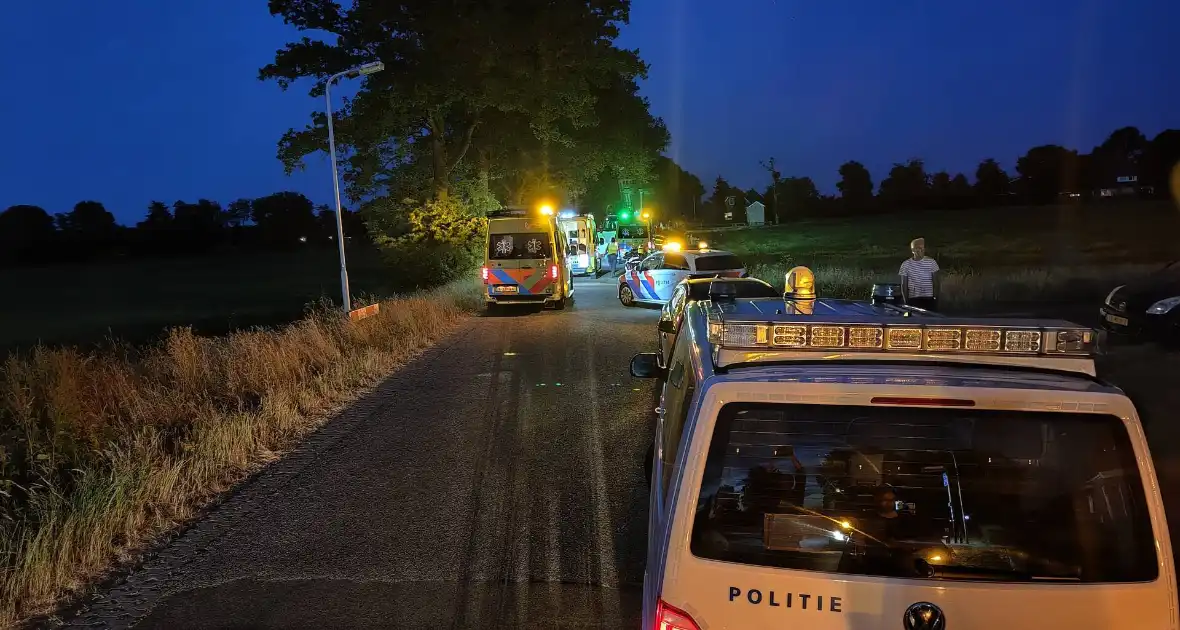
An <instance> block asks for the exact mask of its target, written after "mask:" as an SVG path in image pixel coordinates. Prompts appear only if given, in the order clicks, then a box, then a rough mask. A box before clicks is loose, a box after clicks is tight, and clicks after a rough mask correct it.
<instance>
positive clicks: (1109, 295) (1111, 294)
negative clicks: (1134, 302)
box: [1103, 284, 1127, 304]
mask: <svg viewBox="0 0 1180 630" xmlns="http://www.w3.org/2000/svg"><path fill="white" fill-rule="evenodd" d="M1125 286H1127V285H1125V284H1120V285H1119V286H1117V287H1115V288H1113V289H1111V290H1110V293H1107V294H1106V300H1104V302H1103V303H1104V304H1110V301H1111V300H1113V299H1114V294H1115V293H1118V292H1119V289H1121V288H1123V287H1125Z"/></svg>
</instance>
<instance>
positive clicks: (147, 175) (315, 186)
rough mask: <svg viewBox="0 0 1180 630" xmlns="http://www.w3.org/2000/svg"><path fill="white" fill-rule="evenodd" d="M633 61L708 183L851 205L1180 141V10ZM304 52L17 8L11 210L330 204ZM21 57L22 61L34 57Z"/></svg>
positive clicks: (901, 31)
mask: <svg viewBox="0 0 1180 630" xmlns="http://www.w3.org/2000/svg"><path fill="white" fill-rule="evenodd" d="M632 11H633V15H632V24H631V25H630V26H629V27H628V28H627V29H626V31H625V36H624V39H623V42H622V43H623V44H624V45H626V46H628V47H637V48H639V49H640V50H641V52H642V54H643V57H644V59H645V60H647V61H648V62H649V63H650V64H651V76H650V78H649V80H648V82H647V83H646V85H645V93H646V94H647V95H648V97H649V98H650V99H651V101H652V106H653V110H654V112H655V113H656V114H657V115H659V116H662V117H663V118H664V119H665V121H666V122H667V124H668V127H669V129H670V130H671V132H672V136H673V145H672V147H671V148H670V150H669V154H670V155H671V156H672V157H674V158H675V159H676V160H677V161H678V162H680V163H681V164H682V165H684V166H685V167H686V168H688V169H689V170H691V171H693V172H695V173H697V174H698V175H699V176H700V177H701V178H702V180H704V181H705V182H706V185H709V184H711V182H712V179H713V178H714V177H715V176H716V175H718V174H724V175H725V176H726V177H727V178H729V179H730V181H731V183H734V184H737V185H740V186H743V187H746V186H754V185H756V186H758V187H759V188H761V187H762V186H764V185H765V182H764V181H763V180H764V179H765V177H766V175H765V173H764V172H763V171H762V170H761V169H760V167H759V165H758V162H759V160H760V159H765V158H766V157H768V156H771V155H773V156H775V157H776V158H778V160H779V164H780V169H781V170H782V171H783V173H784V175H810V176H811V177H813V178H814V179H815V180H816V182H817V183H818V184H819V185H820V187H821V189H823V190H825V191H827V192H834V184H835V180H836V169H837V168H838V167H839V165H840V164H841V163H842V162H844V161H845V160H848V159H857V160H860V161H862V162H864V163H865V164H866V165H867V166H868V167H869V168H870V170H871V171H872V172H873V175H874V180H875V181H879V180H880V178H881V177H882V176H883V175H884V173H885V172H886V171H887V169H888V167H889V165H890V164H891V163H892V162H894V161H899V160H903V159H906V158H909V157H923V158H925V159H926V161H927V164H928V165H929V167H930V168H931V169H932V170H933V169H940V168H946V169H949V170H952V171H957V170H962V171H965V172H967V173H968V174H969V175H972V174H973V171H974V167H975V164H976V163H977V162H978V161H979V160H980V159H981V158H983V157H995V158H997V159H999V160H1000V161H1001V163H1003V164H1004V165H1005V166H1006V167H1011V166H1012V165H1013V164H1014V162H1015V159H1016V157H1017V156H1018V155H1019V154H1020V153H1022V152H1023V151H1024V150H1025V149H1027V148H1028V147H1030V146H1032V145H1034V144H1044V143H1060V144H1065V145H1066V146H1070V147H1078V148H1082V149H1084V150H1088V149H1089V148H1091V147H1092V146H1093V145H1095V144H1097V143H1099V142H1101V141H1102V139H1103V138H1104V137H1105V136H1106V135H1107V134H1108V133H1109V132H1110V131H1111V130H1113V129H1114V128H1115V127H1118V126H1122V125H1126V124H1132V125H1137V126H1138V127H1140V128H1141V129H1142V130H1143V131H1144V132H1145V133H1147V134H1148V135H1149V136H1152V135H1154V134H1155V133H1157V132H1159V131H1160V130H1161V129H1164V128H1167V127H1180V82H1178V81H1177V80H1176V77H1177V76H1180V75H1178V72H1180V38H1178V37H1176V33H1177V29H1178V28H1180V2H1175V1H1174V0H1172V1H1167V0H1164V1H1158V2H1149V1H1146V0H1142V1H1135V0H1121V1H1111V0H1108V1H1103V2H1100V1H1097V0H1053V1H1049V0H1044V1H1036V0H993V1H992V2H987V3H976V2H971V3H966V2H929V1H925V0H907V1H903V0H895V1H891V2H880V1H879V0H878V1H870V2H836V1H834V0H833V1H831V2H805V1H803V0H729V1H727V2H718V1H715V0H710V1H706V0H634V2H633V7H632ZM292 37H295V35H294V33H293V31H291V30H289V29H288V28H287V27H285V26H284V25H283V24H282V22H281V21H280V20H278V19H276V18H272V17H271V16H270V15H269V14H268V13H267V11H266V3H265V2H263V1H262V0H257V1H253V2H252V1H247V0H200V1H196V0H188V1H181V0H174V1H170V2H160V1H159V0H108V1H106V2H91V1H86V0H65V1H61V2H34V1H33V0H13V1H12V2H8V3H6V4H5V7H4V11H3V14H2V15H0V85H3V86H4V90H3V93H4V98H3V99H0V121H3V122H4V124H5V133H4V134H3V137H4V139H5V142H4V143H3V146H4V148H5V150H3V151H0V174H2V176H0V208H3V207H7V206H8V205H12V204H16V203H31V204H37V205H40V206H42V207H44V208H46V209H47V210H49V211H50V212H61V211H65V210H68V209H69V208H70V207H71V206H72V205H73V204H74V203H75V202H77V201H79V200H81V199H96V200H99V201H102V202H103V203H105V204H106V205H107V207H108V208H109V209H110V210H112V211H113V212H114V213H115V214H116V216H117V217H118V218H119V219H120V221H122V222H125V223H133V222H135V221H136V220H138V219H139V218H140V217H141V216H142V214H143V212H144V209H145V208H146V206H147V204H148V202H149V201H151V200H152V199H160V200H164V201H167V202H169V203H171V202H172V201H175V200H177V199H185V200H195V199H197V198H200V197H205V198H209V199H214V200H217V201H221V202H222V203H226V202H228V201H230V200H232V199H235V198H237V197H254V196H259V195H264V194H267V193H270V192H274V191H277V190H284V189H290V190H298V191H301V192H304V193H306V194H307V195H308V196H310V197H311V198H312V199H313V200H314V201H316V202H317V203H326V202H328V201H329V200H330V198H331V178H330V175H329V173H328V170H327V166H326V160H323V159H313V160H311V161H310V162H309V164H308V168H307V170H306V171H304V172H300V173H296V174H295V175H294V176H292V177H291V178H288V177H286V176H285V175H284V174H283V170H282V166H281V165H280V164H279V162H278V161H277V159H276V158H275V142H276V141H277V140H278V138H279V137H280V135H281V134H282V133H283V132H284V131H285V130H286V129H287V128H289V127H292V126H302V125H304V124H305V122H306V120H307V114H308V113H309V112H310V111H311V110H312V109H315V108H320V107H322V105H321V102H320V101H317V100H313V99H311V98H309V97H308V96H307V90H306V86H297V87H296V88H293V89H292V90H290V91H288V92H283V91H281V90H280V89H279V88H278V86H277V85H275V84H274V83H263V82H260V81H258V80H257V79H256V74H257V69H258V68H259V67H260V66H262V65H264V64H265V63H267V62H269V61H270V60H271V59H272V58H273V54H274V51H275V49H276V48H278V47H279V46H281V45H282V44H283V43H284V42H285V41H287V40H288V39H290V38H292ZM18 60H20V61H18Z"/></svg>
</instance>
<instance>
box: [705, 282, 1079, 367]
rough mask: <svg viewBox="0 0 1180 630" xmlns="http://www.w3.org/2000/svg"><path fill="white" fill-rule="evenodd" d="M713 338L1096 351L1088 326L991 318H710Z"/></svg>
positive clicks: (723, 342) (914, 349)
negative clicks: (962, 321) (991, 321)
mask: <svg viewBox="0 0 1180 630" xmlns="http://www.w3.org/2000/svg"><path fill="white" fill-rule="evenodd" d="M714 284H717V283H714ZM710 288H712V287H710ZM709 341H710V342H711V343H713V344H716V345H717V346H720V347H723V348H731V349H750V350H767V349H774V350H823V351H832V350H849V351H856V352H904V353H917V354H1004V355H1024V356H1030V355H1031V356H1086V357H1088V356H1092V355H1093V354H1095V352H1096V351H1097V335H1096V334H1095V333H1094V331H1093V330H1091V329H1089V328H1065V327H1039V326H989V325H986V324H979V325H965V326H948V325H945V324H943V325H938V324H909V323H906V324H840V323H789V324H776V323H752V322H723V321H711V322H709Z"/></svg>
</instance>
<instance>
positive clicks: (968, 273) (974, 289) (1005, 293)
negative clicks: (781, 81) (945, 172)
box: [751, 264, 1160, 309]
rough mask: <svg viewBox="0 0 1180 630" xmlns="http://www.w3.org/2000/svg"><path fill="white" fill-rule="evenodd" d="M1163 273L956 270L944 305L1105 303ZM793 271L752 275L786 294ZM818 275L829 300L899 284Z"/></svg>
mask: <svg viewBox="0 0 1180 630" xmlns="http://www.w3.org/2000/svg"><path fill="white" fill-rule="evenodd" d="M1159 268H1160V265H1157V264H1133V265H1104V266H1085V267H1056V268H1050V267H1044V268H1020V269H988V270H982V271H975V270H970V269H968V270H950V271H945V272H944V273H943V274H942V276H943V277H942V295H941V300H940V301H941V302H942V303H943V307H944V308H952V309H972V308H980V307H987V306H989V305H997V304H1012V303H1032V302H1044V303H1048V302H1065V303H1077V302H1079V301H1089V300H1100V299H1101V298H1102V297H1103V296H1105V295H1106V293H1107V292H1108V291H1110V290H1111V289H1112V288H1114V287H1115V286H1117V285H1119V284H1124V283H1126V282H1127V281H1128V280H1130V279H1133V278H1137V277H1141V276H1143V275H1145V274H1147V273H1150V272H1151V271H1154V270H1156V269H1159ZM789 269H790V266H788V265H787V264H777V265H774V264H771V265H756V266H754V267H753V268H752V269H751V275H754V276H756V277H758V278H762V279H763V280H766V281H767V282H770V283H771V284H774V285H776V286H777V287H779V288H782V286H783V280H784V276H785V275H786V272H787V271H788V270H789ZM812 271H814V272H815V276H816V284H817V289H818V291H819V294H820V295H823V296H829V297H838V298H852V299H862V300H863V299H866V298H867V297H868V296H869V293H870V290H871V288H872V285H873V283H874V282H898V277H897V274H896V273H893V274H889V273H886V272H879V271H873V270H869V269H862V268H858V267H851V266H849V267H844V266H817V267H815V268H814V269H812ZM1095 307H1097V302H1095Z"/></svg>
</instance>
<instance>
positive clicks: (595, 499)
mask: <svg viewBox="0 0 1180 630" xmlns="http://www.w3.org/2000/svg"><path fill="white" fill-rule="evenodd" d="M587 354H588V355H589V363H590V365H589V366H588V369H587V374H589V375H590V391H591V392H596V391H598V377H597V376H596V366H595V363H594V353H593V352H588V353H587ZM595 402H597V401H595ZM604 457H605V456H604V454H603V451H602V426H601V424H600V423H599V416H598V405H597V404H592V405H590V466H591V468H592V473H593V480H592V485H591V487H590V502H591V507H592V509H593V513H594V523H593V527H594V535H595V538H596V539H597V541H598V544H597V545H596V546H597V547H598V549H597V552H598V553H597V554H596V555H597V556H598V576H597V577H598V584H599V585H600V586H605V587H607V588H612V589H616V588H617V587H618V584H619V574H618V568H617V567H616V566H615V540H614V536H613V535H612V534H613V532H612V531H610V524H611V523H613V522H614V520H613V519H612V518H611V513H610V501H609V499H608V495H607V490H606V473H605V467H604V462H603V459H604ZM604 603H605V601H604ZM613 604H614V606H613V611H612V614H613V615H615V616H613V617H609V616H608V618H617V613H618V608H619V605H620V602H619V596H618V593H617V591H616V594H615V597H614V598H613Z"/></svg>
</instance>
